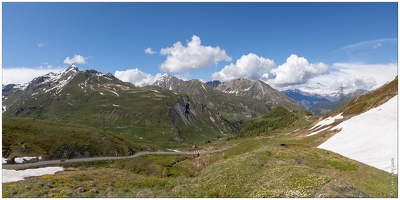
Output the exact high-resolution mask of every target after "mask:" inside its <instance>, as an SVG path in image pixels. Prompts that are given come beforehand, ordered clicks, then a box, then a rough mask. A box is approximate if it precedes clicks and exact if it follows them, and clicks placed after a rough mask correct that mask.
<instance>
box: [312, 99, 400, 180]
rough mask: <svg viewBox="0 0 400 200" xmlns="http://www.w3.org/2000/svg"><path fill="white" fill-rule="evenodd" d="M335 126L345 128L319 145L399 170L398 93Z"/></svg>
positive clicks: (362, 160)
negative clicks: (377, 105)
mask: <svg viewBox="0 0 400 200" xmlns="http://www.w3.org/2000/svg"><path fill="white" fill-rule="evenodd" d="M334 129H341V131H340V132H338V133H337V134H335V135H334V136H332V137H331V138H330V139H328V140H327V141H326V142H324V143H322V144H321V145H319V146H318V148H321V149H326V150H330V151H333V152H336V153H338V154H341V155H343V156H345V157H348V158H351V159H353V160H356V161H359V162H362V163H365V164H367V165H370V166H373V167H375V168H378V169H381V170H384V171H386V172H389V173H392V172H394V173H395V174H397V95H396V96H395V97H393V98H392V99H390V100H389V101H387V102H386V103H384V104H382V105H380V106H379V107H376V108H373V109H371V110H369V111H367V112H365V113H362V114H360V115H357V116H354V117H352V118H350V119H348V120H346V121H344V122H342V123H340V124H338V125H337V126H335V127H333V128H332V130H334ZM392 159H393V160H394V162H393V163H392ZM392 165H394V166H392Z"/></svg>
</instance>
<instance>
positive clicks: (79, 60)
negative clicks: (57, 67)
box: [64, 55, 86, 65]
mask: <svg viewBox="0 0 400 200" xmlns="http://www.w3.org/2000/svg"><path fill="white" fill-rule="evenodd" d="M64 63H65V64H69V65H71V64H72V63H75V64H82V65H84V64H86V60H85V58H84V57H83V56H81V55H74V57H73V58H69V57H67V58H65V60H64Z"/></svg>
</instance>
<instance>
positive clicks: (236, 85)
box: [153, 74, 304, 122]
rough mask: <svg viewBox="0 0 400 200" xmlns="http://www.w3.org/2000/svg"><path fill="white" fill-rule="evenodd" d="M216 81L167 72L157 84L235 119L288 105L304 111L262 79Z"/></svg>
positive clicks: (243, 118)
mask: <svg viewBox="0 0 400 200" xmlns="http://www.w3.org/2000/svg"><path fill="white" fill-rule="evenodd" d="M214 83H215V84H210V83H209V82H208V83H204V82H201V81H200V80H197V79H192V80H189V81H184V80H181V79H178V78H176V77H174V76H172V75H170V74H165V75H163V76H161V77H160V78H159V79H158V80H156V81H155V82H154V83H153V86H158V87H161V88H164V89H169V90H172V91H177V92H183V93H186V94H188V95H189V96H191V97H192V98H193V100H194V101H198V102H201V103H203V104H204V106H207V107H210V108H214V109H216V110H218V111H219V112H220V113H221V114H222V115H223V116H225V117H226V118H227V119H229V120H231V121H235V122H240V121H243V120H247V119H248V118H254V117H258V116H261V115H264V114H266V113H268V112H269V111H270V110H272V108H274V107H276V106H284V107H286V108H287V109H289V110H304V108H303V107H302V106H300V105H299V104H297V103H296V102H295V101H294V100H293V99H290V98H288V97H287V96H286V95H284V94H283V93H281V92H279V91H278V90H275V89H273V88H272V87H271V86H269V85H268V84H266V83H264V82H262V81H251V80H247V79H244V78H240V79H234V80H232V81H229V82H222V83H221V82H219V81H214Z"/></svg>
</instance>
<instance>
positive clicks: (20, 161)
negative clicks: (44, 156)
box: [14, 157, 36, 163]
mask: <svg viewBox="0 0 400 200" xmlns="http://www.w3.org/2000/svg"><path fill="white" fill-rule="evenodd" d="M34 158H36V157H18V158H15V159H14V161H15V162H16V163H24V160H31V159H34Z"/></svg>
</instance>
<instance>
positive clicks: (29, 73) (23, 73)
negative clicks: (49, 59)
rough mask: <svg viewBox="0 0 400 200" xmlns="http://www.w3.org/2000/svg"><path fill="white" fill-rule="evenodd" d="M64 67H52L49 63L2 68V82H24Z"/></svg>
mask: <svg viewBox="0 0 400 200" xmlns="http://www.w3.org/2000/svg"><path fill="white" fill-rule="evenodd" d="M65 69H66V68H61V67H58V68H52V67H51V66H50V65H48V66H46V67H42V66H39V67H37V68H26V67H15V68H3V84H24V83H28V82H29V81H31V80H32V79H34V78H36V77H38V76H43V75H45V74H47V73H50V72H59V71H61V70H65Z"/></svg>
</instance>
